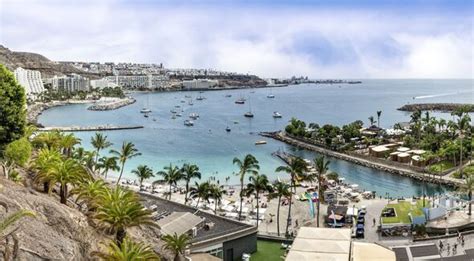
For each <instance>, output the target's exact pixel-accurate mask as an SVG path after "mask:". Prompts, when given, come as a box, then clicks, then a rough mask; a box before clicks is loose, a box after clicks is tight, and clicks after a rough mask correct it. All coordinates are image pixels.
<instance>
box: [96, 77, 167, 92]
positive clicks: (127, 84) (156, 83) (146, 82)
mask: <svg viewBox="0 0 474 261" xmlns="http://www.w3.org/2000/svg"><path fill="white" fill-rule="evenodd" d="M105 79H106V80H107V81H108V82H110V83H113V84H116V85H117V86H120V87H123V88H129V89H159V88H166V87H167V85H168V83H169V77H168V76H167V75H162V74H147V75H115V76H107V77H106V78H105Z"/></svg>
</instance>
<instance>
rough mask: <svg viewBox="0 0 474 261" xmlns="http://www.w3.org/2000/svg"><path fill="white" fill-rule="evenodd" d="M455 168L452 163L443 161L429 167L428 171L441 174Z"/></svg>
mask: <svg viewBox="0 0 474 261" xmlns="http://www.w3.org/2000/svg"><path fill="white" fill-rule="evenodd" d="M453 167H454V164H453V162H452V161H447V160H443V161H440V162H437V163H435V164H433V165H431V166H429V168H428V169H429V171H430V172H432V173H435V174H438V173H440V172H443V171H446V170H448V169H451V168H453Z"/></svg>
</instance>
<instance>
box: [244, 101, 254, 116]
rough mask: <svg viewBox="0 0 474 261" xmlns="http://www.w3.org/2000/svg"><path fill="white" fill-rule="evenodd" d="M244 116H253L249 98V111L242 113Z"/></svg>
mask: <svg viewBox="0 0 474 261" xmlns="http://www.w3.org/2000/svg"><path fill="white" fill-rule="evenodd" d="M244 116H245V117H247V118H253V113H252V106H251V105H250V100H249V111H248V112H246V113H245V114H244Z"/></svg>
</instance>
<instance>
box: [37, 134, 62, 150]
mask: <svg viewBox="0 0 474 261" xmlns="http://www.w3.org/2000/svg"><path fill="white" fill-rule="evenodd" d="M60 142H61V133H60V132H59V131H48V132H43V133H40V134H38V135H37V136H36V137H35V138H34V139H33V144H35V146H36V147H40V148H48V149H53V148H59V144H60Z"/></svg>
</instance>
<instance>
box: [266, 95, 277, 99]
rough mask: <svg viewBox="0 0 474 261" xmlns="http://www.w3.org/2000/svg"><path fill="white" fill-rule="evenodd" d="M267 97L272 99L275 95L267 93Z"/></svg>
mask: <svg viewBox="0 0 474 261" xmlns="http://www.w3.org/2000/svg"><path fill="white" fill-rule="evenodd" d="M267 98H271V99H272V98H275V95H273V94H269V95H267Z"/></svg>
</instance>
